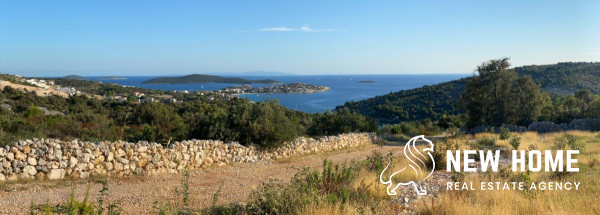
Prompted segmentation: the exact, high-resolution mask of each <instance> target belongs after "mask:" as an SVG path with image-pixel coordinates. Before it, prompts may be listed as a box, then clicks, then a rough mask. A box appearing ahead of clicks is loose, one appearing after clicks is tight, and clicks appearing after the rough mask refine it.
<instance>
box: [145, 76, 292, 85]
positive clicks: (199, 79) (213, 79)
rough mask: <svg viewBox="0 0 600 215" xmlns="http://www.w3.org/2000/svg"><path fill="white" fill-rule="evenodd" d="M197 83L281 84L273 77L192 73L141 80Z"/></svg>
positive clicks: (150, 82)
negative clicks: (257, 77)
mask: <svg viewBox="0 0 600 215" xmlns="http://www.w3.org/2000/svg"><path fill="white" fill-rule="evenodd" d="M199 83H233V84H281V82H279V81H276V80H273V79H264V80H248V79H243V78H236V77H221V76H215V75H202V74H192V75H186V76H180V77H160V78H154V79H150V80H147V81H144V82H142V84H199Z"/></svg>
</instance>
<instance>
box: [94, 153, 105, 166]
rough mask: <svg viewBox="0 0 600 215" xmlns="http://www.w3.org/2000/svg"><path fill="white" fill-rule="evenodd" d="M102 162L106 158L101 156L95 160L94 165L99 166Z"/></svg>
mask: <svg viewBox="0 0 600 215" xmlns="http://www.w3.org/2000/svg"><path fill="white" fill-rule="evenodd" d="M102 162H104V156H102V155H100V157H98V158H96V160H94V165H98V164H100V163H102Z"/></svg>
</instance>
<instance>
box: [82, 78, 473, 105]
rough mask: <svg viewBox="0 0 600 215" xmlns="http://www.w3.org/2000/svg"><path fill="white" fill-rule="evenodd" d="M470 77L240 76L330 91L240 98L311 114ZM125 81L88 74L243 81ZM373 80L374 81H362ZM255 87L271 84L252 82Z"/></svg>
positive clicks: (193, 87)
mask: <svg viewBox="0 0 600 215" xmlns="http://www.w3.org/2000/svg"><path fill="white" fill-rule="evenodd" d="M467 76H469V75H468V74H427V75H423V74H419V75H409V74H401V75H290V76H236V77H241V78H245V79H249V80H260V79H274V80H277V81H280V82H283V83H293V82H301V83H307V84H312V85H323V86H328V87H330V88H331V90H330V91H327V92H322V93H314V94H244V95H240V97H244V98H248V99H249V100H252V101H264V100H265V99H277V100H279V103H280V104H282V105H284V106H286V107H288V108H292V109H295V110H301V111H305V112H308V113H316V112H324V111H326V110H333V109H335V107H337V106H339V105H343V104H344V103H346V102H348V101H352V100H354V101H358V100H363V99H368V98H372V97H375V96H379V95H385V94H388V93H391V92H397V91H400V90H407V89H413V88H417V87H422V86H425V85H433V84H437V83H441V82H446V81H451V80H455V79H459V78H463V77H467ZM124 77H125V78H126V79H123V80H102V79H99V77H87V78H88V79H90V80H95V79H96V80H99V81H101V82H104V83H115V84H119V85H124V86H137V87H142V88H149V89H162V90H179V91H182V90H187V91H189V92H194V91H198V90H201V91H212V90H220V89H222V88H225V87H230V86H236V85H239V84H227V83H202V84H142V82H143V81H146V80H149V79H153V78H156V77H161V76H124ZM361 81H370V82H373V83H360V82H361ZM252 86H253V87H261V86H268V85H265V84H252Z"/></svg>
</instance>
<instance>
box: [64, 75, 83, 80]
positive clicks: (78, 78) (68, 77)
mask: <svg viewBox="0 0 600 215" xmlns="http://www.w3.org/2000/svg"><path fill="white" fill-rule="evenodd" d="M62 79H73V80H86V78H85V77H83V76H81V75H67V76H65V77H62Z"/></svg>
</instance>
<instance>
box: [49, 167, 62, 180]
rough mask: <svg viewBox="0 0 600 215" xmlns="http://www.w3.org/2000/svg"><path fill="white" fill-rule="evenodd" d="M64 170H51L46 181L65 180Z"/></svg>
mask: <svg viewBox="0 0 600 215" xmlns="http://www.w3.org/2000/svg"><path fill="white" fill-rule="evenodd" d="M65 173H66V172H65V170H64V169H52V170H50V172H49V173H48V179H50V180H59V179H63V178H65Z"/></svg>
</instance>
